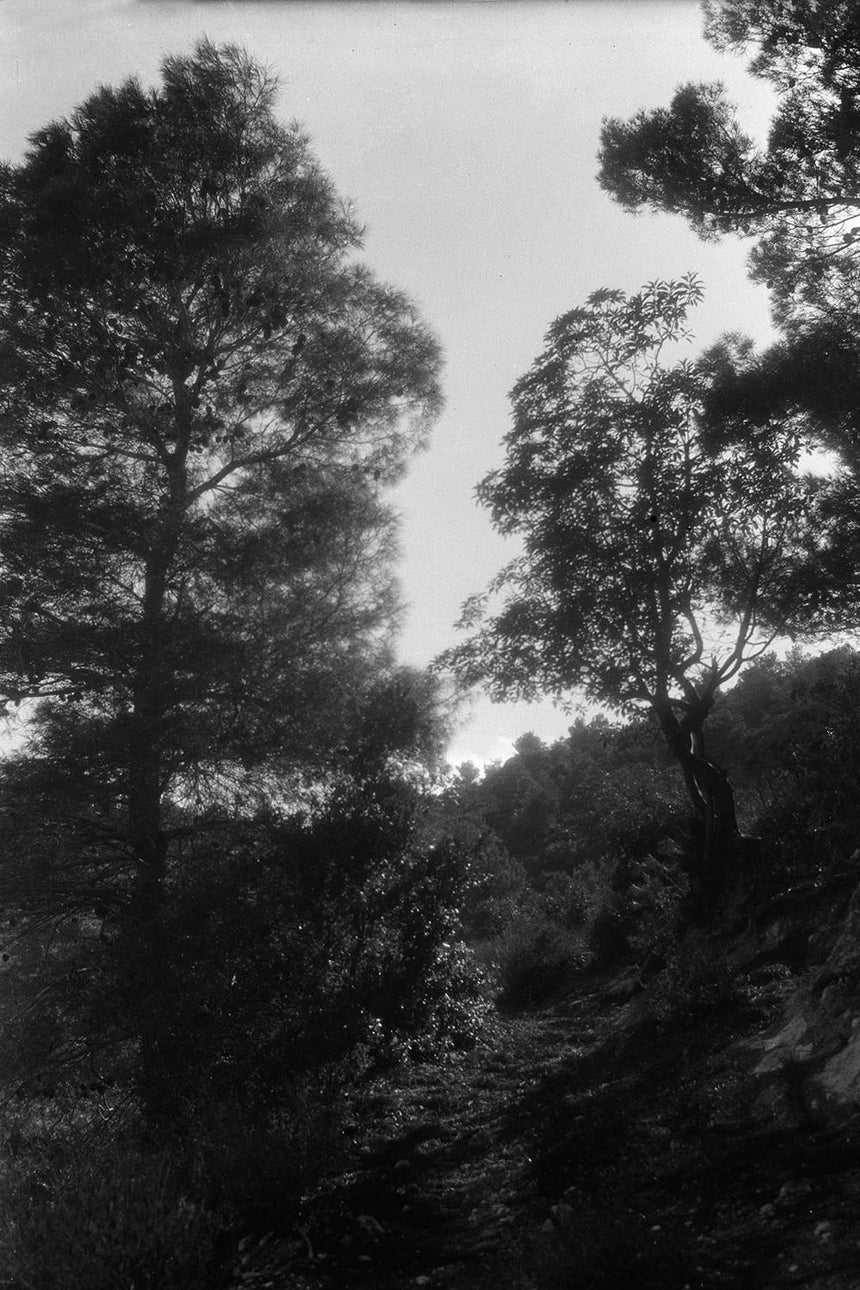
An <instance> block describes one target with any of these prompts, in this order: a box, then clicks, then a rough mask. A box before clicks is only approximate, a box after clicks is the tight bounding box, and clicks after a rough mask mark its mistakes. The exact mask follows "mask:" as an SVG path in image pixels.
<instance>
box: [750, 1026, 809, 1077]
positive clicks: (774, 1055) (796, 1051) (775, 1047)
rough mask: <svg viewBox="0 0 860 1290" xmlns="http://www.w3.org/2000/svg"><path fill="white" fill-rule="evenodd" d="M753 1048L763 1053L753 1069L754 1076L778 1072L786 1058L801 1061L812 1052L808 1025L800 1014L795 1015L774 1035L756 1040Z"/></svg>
mask: <svg viewBox="0 0 860 1290" xmlns="http://www.w3.org/2000/svg"><path fill="white" fill-rule="evenodd" d="M754 1046H755V1047H757V1048H758V1049H759V1051H762V1052H763V1053H764V1056H763V1057H762V1059H761V1061H760V1062H759V1063H758V1065H757V1066H756V1068H755V1072H754V1073H755V1074H756V1075H767V1074H769V1073H770V1072H771V1071H778V1070H780V1069H781V1068H782V1066H783V1065H784V1063H785V1059H786V1058H787V1057H789V1058H792V1059H794V1060H801V1061H802V1060H804V1059H805V1058H807V1057H809V1055H810V1054H811V1052H812V1040H811V1037H810V1034H809V1023H808V1021H807V1020H806V1017H805V1016H803V1014H802V1013H796V1014H795V1015H794V1016H793V1017H792V1018H791V1019H790V1020H789V1021H788V1022H786V1024H785V1025H784V1026H782V1028H781V1029H780V1030H778V1031H777V1032H776V1034H773V1035H770V1036H768V1038H766V1039H764V1040H757V1041H756V1043H755V1045H754Z"/></svg>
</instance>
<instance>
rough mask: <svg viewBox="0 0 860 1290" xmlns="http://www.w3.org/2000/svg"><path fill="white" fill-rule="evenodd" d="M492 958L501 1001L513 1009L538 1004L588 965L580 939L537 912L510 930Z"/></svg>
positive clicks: (586, 952)
mask: <svg viewBox="0 0 860 1290" xmlns="http://www.w3.org/2000/svg"><path fill="white" fill-rule="evenodd" d="M495 956H496V959H497V962H498V975H499V986H500V994H499V998H500V1001H501V1002H502V1003H504V1004H507V1005H509V1006H513V1007H530V1006H533V1005H534V1004H536V1003H541V1002H542V1001H543V1000H544V999H546V998H547V996H548V995H550V994H552V992H553V991H554V990H557V989H558V988H559V987H560V986H562V985H565V984H567V983H569V981H570V980H571V978H572V977H573V976H574V975H575V974H576V973H577V972H580V971H582V969H583V968H584V967H586V966H587V964H588V961H589V954H588V951H587V949H586V947H585V944H584V942H583V939H582V937H581V936H578V935H577V934H576V933H575V932H572V931H571V930H569V929H565V928H564V927H562V926H560V925H559V923H558V922H556V921H555V920H554V919H552V918H551V917H548V916H547V914H545V913H543V914H541V913H540V912H537V913H535V914H533V915H532V916H531V917H526V918H523V919H521V920H520V921H519V922H517V923H515V924H514V925H513V926H512V927H510V928H509V930H508V931H507V933H506V934H505V935H504V936H502V937H501V938H500V939H499V941H498V942H497V944H496V946H495Z"/></svg>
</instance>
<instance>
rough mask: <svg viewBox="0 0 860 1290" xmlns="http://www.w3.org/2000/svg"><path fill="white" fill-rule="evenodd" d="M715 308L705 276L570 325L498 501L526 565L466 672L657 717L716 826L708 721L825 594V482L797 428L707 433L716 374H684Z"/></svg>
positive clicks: (501, 520)
mask: <svg viewBox="0 0 860 1290" xmlns="http://www.w3.org/2000/svg"><path fill="white" fill-rule="evenodd" d="M700 294H701V292H700V287H699V284H698V282H697V281H696V280H695V279H694V278H686V279H683V280H682V281H680V282H669V283H661V282H658V283H652V284H649V285H648V286H646V287H645V288H643V289H642V290H641V291H640V292H638V293H636V294H634V295H631V296H626V295H624V294H623V293H622V292H619V291H600V292H597V293H595V294H594V295H592V296H591V297H590V298H589V300H588V301H587V303H586V304H585V305H584V306H583V307H581V308H579V309H575V310H572V311H571V312H570V313H568V314H565V315H564V316H562V317H561V318H559V319H558V320H557V321H556V322H555V323H554V324H553V326H552V328H551V330H550V332H549V334H548V336H547V344H546V348H545V350H544V352H543V353H542V354H541V355H540V357H539V358H538V359H537V360H536V362H535V363H534V365H533V366H532V368H531V369H530V371H529V372H528V373H527V374H526V375H525V376H524V377H523V378H522V379H521V380H520V381H519V382H518V383H517V385H516V386H515V388H514V391H513V395H512V401H513V426H512V429H511V430H510V431H509V433H508V435H507V436H506V438H505V446H506V460H505V464H504V465H503V466H502V467H501V468H500V469H499V470H496V471H494V472H492V473H491V474H490V475H488V476H487V477H486V478H485V479H484V480H483V481H482V483H481V484H480V485H479V489H478V495H479V498H480V500H481V501H482V503H483V504H484V505H485V506H487V507H488V508H489V510H490V512H491V515H492V518H493V522H494V524H495V526H496V528H497V529H498V530H499V531H500V532H501V533H503V534H506V535H511V536H516V537H518V538H520V539H521V542H522V547H523V551H522V554H521V555H520V556H518V557H516V558H515V559H514V560H513V561H512V562H511V563H510V564H509V565H507V567H506V568H504V569H503V570H502V571H501V572H500V573H499V574H498V575H497V577H496V579H495V580H494V581H493V583H492V584H491V586H490V588H489V592H488V593H485V594H483V595H479V596H477V597H475V598H474V599H473V600H472V601H471V602H469V603H468V604H467V606H466V610H465V612H464V616H463V624H462V625H463V626H464V627H467V628H473V629H475V630H474V632H473V634H472V636H471V637H470V638H469V639H468V640H466V641H465V642H464V643H463V644H461V645H459V646H457V647H456V648H455V649H453V650H452V651H450V652H449V654H448V655H447V656H446V661H447V662H448V663H450V664H451V665H452V666H453V667H454V668H455V669H456V670H457V672H458V673H459V675H460V676H461V677H462V678H463V680H465V681H466V682H468V683H471V684H475V683H481V684H484V685H486V686H487V687H488V688H489V690H490V692H491V693H492V694H493V695H495V696H496V697H497V698H507V697H512V696H517V697H531V696H534V695H537V694H541V693H550V694H555V695H559V696H564V695H565V694H566V693H569V692H570V691H571V690H573V689H581V690H584V692H585V694H586V695H587V696H588V697H589V698H591V699H593V700H597V701H599V702H601V703H604V704H607V705H609V706H611V707H614V708H616V709H618V710H621V711H629V710H636V709H642V708H644V709H645V710H648V711H650V712H651V713H652V714H653V715H654V717H656V719H657V721H658V723H659V726H660V729H661V731H662V733H663V735H664V737H665V739H666V741H667V743H668V745H669V747H670V748H671V750H672V752H673V754H674V755H675V756H676V758H677V759H678V762H679V764H680V766H681V769H682V771H683V773H684V778H685V782H686V784H687V788H688V791H689V794H690V797H691V799H692V801H693V803H694V805H695V806H696V809H697V810H698V811H700V812H701V813H702V814H703V815H704V816H707V817H708V818H710V816H711V815H712V814H713V812H714V809H715V801H716V798H715V794H717V793H718V789H720V788H721V786H722V783H723V781H722V779H721V778H720V777H719V776H718V775H717V773H716V768H714V767H712V766H711V765H710V763H708V762H707V760H706V758H705V752H704V740H703V729H704V723H705V720H706V718H707V716H708V714H709V712H710V710H711V708H712V706H713V703H714V699H715V697H716V694H717V692H718V691H719V689H720V687H721V686H723V685H724V684H725V683H726V682H727V681H729V680H730V679H731V678H732V677H734V676H735V675H737V673H738V672H739V671H740V669H741V668H742V667H743V665H744V664H745V662H747V661H748V660H749V659H750V658H752V657H755V656H756V655H757V654H759V653H760V652H761V651H763V650H764V649H765V648H766V647H767V645H768V644H769V643H770V641H771V640H772V639H773V637H774V636H775V635H776V634H777V633H779V632H781V631H783V630H785V629H786V627H787V625H788V624H789V623H790V622H791V620H792V617H793V616H794V615H795V614H797V613H798V611H799V609H800V606H801V605H802V603H804V600H805V598H807V595H808V587H807V584H806V580H805V576H804V573H803V569H804V568H805V566H806V560H805V555H804V553H805V550H806V548H807V546H808V543H809V531H808V528H807V525H808V518H809V513H810V506H811V504H812V501H813V498H814V494H815V492H816V484H815V482H814V481H812V480H811V479H806V478H803V477H801V475H800V474H799V472H798V470H797V463H798V454H799V441H798V438H797V436H796V435H795V433H794V432H793V430H792V428H791V426H790V424H789V425H784V424H782V423H778V422H771V423H768V424H767V425H766V426H765V427H763V429H762V431H761V433H759V435H758V436H757V437H756V438H755V439H751V440H748V441H745V442H743V443H740V444H730V445H729V446H720V445H719V444H718V443H715V441H714V438H713V436H712V435H711V434H709V432H708V431H707V428H706V426H705V423H704V421H703V418H702V408H703V399H704V395H705V392H706V388H707V376H706V371H705V369H704V368H703V367H701V366H699V365H696V364H693V363H690V362H687V361H684V360H681V361H676V362H670V361H667V360H669V359H670V358H671V351H672V349H673V347H675V346H676V345H677V343H678V342H679V341H681V340H682V339H683V338H684V337H685V336H686V335H687V332H686V317H687V313H688V310H689V309H690V307H691V306H693V305H694V304H695V303H696V302H697V301H698V299H699V297H700ZM499 602H501V603H499ZM722 809H723V810H724V812H726V813H729V814H730V807H729V803H728V801H727V800H726V801H725V804H724V807H723V808H722Z"/></svg>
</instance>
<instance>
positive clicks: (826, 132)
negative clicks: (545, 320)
mask: <svg viewBox="0 0 860 1290" xmlns="http://www.w3.org/2000/svg"><path fill="white" fill-rule="evenodd" d="M706 12H707V22H706V28H705V31H706V36H707V37H708V38H709V39H710V40H711V41H712V43H714V44H715V45H716V46H717V47H718V48H723V49H730V50H733V51H738V52H742V53H744V54H746V55H747V56H748V57H749V58H750V70H751V71H752V72H753V73H754V74H755V75H757V76H760V77H762V78H764V79H766V80H768V81H769V82H770V84H771V85H772V87H773V89H774V91H775V93H776V95H777V106H776V110H775V113H774V117H773V120H772V122H771V128H770V131H769V134H768V137H767V142H766V144H764V145H763V146H761V145H757V144H756V143H755V142H754V141H753V140H752V139H751V138H750V137H749V136H748V135H747V134H745V133H744V131H743V129H742V127H741V125H740V123H739V122H738V119H737V113H736V109H735V107H734V106H733V105H732V104H731V103H729V102H728V101H727V99H726V97H725V92H724V90H723V87H722V86H720V85H719V84H707V85H685V86H683V87H681V88H680V89H679V90H678V92H677V93H676V95H675V97H674V99H673V101H672V103H671V105H670V107H669V108H668V109H665V108H658V109H656V110H653V111H650V112H644V111H643V112H639V113H637V114H636V116H634V117H633V118H632V119H631V120H629V121H620V120H618V119H612V120H608V121H606V122H604V127H603V134H602V147H601V176H600V177H601V183H602V184H603V186H604V187H605V188H607V189H608V190H609V192H610V193H611V194H612V195H613V196H615V197H616V198H617V199H618V200H619V201H620V202H621V203H622V205H624V206H625V207H626V208H627V209H629V210H636V209H638V208H640V207H641V206H643V205H648V206H652V207H657V208H659V209H663V210H668V211H674V212H679V213H681V214H683V215H685V216H686V217H687V218H688V219H689V220H690V222H691V223H692V224H693V226H694V227H695V228H697V229H698V230H699V231H700V232H702V233H704V234H705V235H706V236H710V235H714V234H717V235H718V234H721V233H725V232H729V231H732V232H737V233H740V234H742V235H748V236H753V237H755V238H756V239H757V241H756V247H755V251H754V253H753V257H752V264H753V270H754V273H755V275H756V276H757V277H758V278H760V279H761V280H762V281H766V282H767V284H768V285H769V286H771V287H772V288H773V289H774V291H775V293H776V301H777V308H778V315H779V317H780V318H781V319H783V320H784V319H788V318H792V317H796V316H797V315H798V314H801V315H802V314H803V313H806V312H808V311H810V310H812V311H818V310H819V309H820V307H821V304H822V302H823V301H827V300H828V299H833V298H836V297H838V296H839V295H841V293H842V291H843V287H844V285H845V284H846V283H848V282H850V281H851V280H853V279H854V277H855V271H856V249H857V248H856V245H855V242H856V238H857V229H856V227H855V223H856V216H857V213H858V208H860V182H858V159H860V150H858V141H860V129H858V127H860V111H858V100H857V95H858V92H860V76H858V70H857V69H858V66H860V60H858V50H860V26H858V22H857V14H856V10H855V6H854V5H853V4H852V3H850V2H846V0H827V3H825V4H820V5H817V4H816V5H810V4H805V3H794V2H793V0H791V2H790V3H787V4H786V3H784V2H783V0H730V3H723V2H722V0H720V2H719V3H709V4H707V5H706Z"/></svg>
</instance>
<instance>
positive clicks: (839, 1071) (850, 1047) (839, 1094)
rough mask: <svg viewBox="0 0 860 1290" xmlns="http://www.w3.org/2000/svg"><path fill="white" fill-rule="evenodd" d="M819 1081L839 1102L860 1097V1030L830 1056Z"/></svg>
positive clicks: (855, 1099) (851, 1100)
mask: <svg viewBox="0 0 860 1290" xmlns="http://www.w3.org/2000/svg"><path fill="white" fill-rule="evenodd" d="M817 1082H818V1083H819V1084H820V1085H821V1087H822V1088H823V1089H824V1091H825V1092H826V1093H828V1094H829V1095H830V1096H831V1097H832V1098H835V1099H836V1101H837V1102H849V1103H853V1102H856V1101H857V1100H858V1098H860V1032H855V1033H854V1034H853V1035H852V1037H851V1038H850V1039H849V1040H848V1043H847V1044H846V1045H845V1047H844V1048H843V1049H842V1051H841V1052H839V1053H837V1054H836V1055H835V1056H834V1057H831V1058H830V1060H829V1061H828V1062H827V1063H826V1065H825V1067H824V1070H823V1071H822V1072H821V1074H820V1075H819V1076H818V1080H817Z"/></svg>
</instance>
